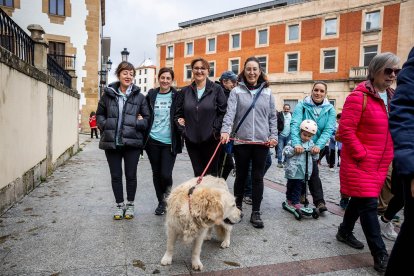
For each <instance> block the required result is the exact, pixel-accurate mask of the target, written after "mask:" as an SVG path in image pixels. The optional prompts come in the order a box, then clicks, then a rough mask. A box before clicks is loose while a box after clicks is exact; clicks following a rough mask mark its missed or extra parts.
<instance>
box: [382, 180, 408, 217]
mask: <svg viewBox="0 0 414 276" xmlns="http://www.w3.org/2000/svg"><path fill="white" fill-rule="evenodd" d="M392 176H393V177H398V178H400V176H398V175H395V174H394V173H393V174H392ZM392 182H393V183H392V185H393V186H392V187H391V191H392V193H393V194H394V195H393V197H392V198H391V200H390V201H389V202H388V206H387V209H386V210H385V212H384V217H385V218H386V219H387V220H392V219H393V218H394V216H395V215H396V214H397V213H398V212H399V211H400V210H401V209H402V207H404V185H403V183H401V182H397V183H395V182H396V181H395V179H394V180H393V181H392ZM384 185H385V184H384Z"/></svg>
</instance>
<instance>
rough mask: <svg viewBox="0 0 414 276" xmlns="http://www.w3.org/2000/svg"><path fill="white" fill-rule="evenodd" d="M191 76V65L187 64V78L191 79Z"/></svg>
mask: <svg viewBox="0 0 414 276" xmlns="http://www.w3.org/2000/svg"><path fill="white" fill-rule="evenodd" d="M191 77H192V70H191V65H186V66H185V80H191Z"/></svg>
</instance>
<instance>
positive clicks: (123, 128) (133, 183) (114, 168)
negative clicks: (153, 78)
mask: <svg viewBox="0 0 414 276" xmlns="http://www.w3.org/2000/svg"><path fill="white" fill-rule="evenodd" d="M116 75H117V77H118V79H119V81H117V82H114V83H112V84H110V85H109V86H108V87H106V88H105V90H104V94H103V95H102V98H101V100H100V101H99V104H98V109H97V111H96V117H97V124H98V127H99V129H100V130H101V131H102V135H101V140H100V142H99V148H100V149H103V150H105V155H106V159H107V161H108V164H109V170H110V172H111V181H112V190H113V192H114V196H115V200H116V209H115V213H114V219H116V220H119V219H122V218H124V217H125V218H126V219H132V218H133V217H134V200H135V193H136V190H137V165H138V159H139V156H140V154H141V153H142V148H143V146H144V134H145V131H146V129H147V127H148V119H149V111H148V105H147V102H146V101H145V97H144V95H142V94H141V93H140V89H139V87H137V86H135V85H134V84H133V80H134V77H135V68H134V66H133V65H132V64H131V63H129V62H126V61H123V62H121V63H120V64H119V65H118V68H117V69H116ZM122 159H124V166H125V178H126V191H127V200H128V202H127V203H126V205H125V204H124V193H123V188H122Z"/></svg>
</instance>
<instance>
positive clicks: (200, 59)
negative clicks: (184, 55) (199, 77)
mask: <svg viewBox="0 0 414 276" xmlns="http://www.w3.org/2000/svg"><path fill="white" fill-rule="evenodd" d="M199 61H201V63H202V64H203V66H204V67H205V68H206V69H207V70H208V71H210V64H209V63H208V61H207V60H205V59H204V58H202V57H199V58H195V59H193V60H192V61H191V69H194V64H196V62H199Z"/></svg>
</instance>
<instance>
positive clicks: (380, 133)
mask: <svg viewBox="0 0 414 276" xmlns="http://www.w3.org/2000/svg"><path fill="white" fill-rule="evenodd" d="M398 63H399V59H398V57H397V56H395V55H394V54H392V53H381V54H378V55H376V56H375V57H374V58H373V59H372V60H371V62H370V63H369V66H368V77H367V80H366V81H364V82H362V83H360V84H359V85H358V86H357V87H356V88H355V89H354V91H353V92H352V93H351V94H350V95H349V96H348V97H347V98H346V101H345V104H344V107H343V110H342V116H341V122H340V124H339V129H338V131H339V133H340V136H341V141H342V152H341V169H340V173H339V176H340V190H341V193H343V194H346V195H348V196H350V197H351V199H350V200H349V203H348V206H347V208H346V209H345V214H344V217H343V220H342V223H341V224H340V226H339V228H338V232H337V235H336V238H337V240H338V241H340V242H343V243H346V244H347V245H349V246H351V247H353V248H356V249H362V248H363V247H364V244H363V243H362V242H360V241H359V240H357V239H356V238H355V236H354V235H353V233H352V231H353V229H354V227H355V223H356V221H357V220H358V218H360V222H361V226H362V230H363V231H364V235H365V238H366V240H367V243H368V246H369V249H370V251H371V255H372V256H373V259H374V269H375V270H377V271H379V272H384V271H385V269H386V267H387V262H388V253H387V249H386V247H385V244H384V241H383V240H382V237H381V230H380V225H379V222H378V217H377V207H378V196H379V194H380V192H381V188H382V186H383V185H384V181H385V177H386V176H387V171H388V166H389V165H390V163H391V161H392V159H393V155H394V154H393V143H392V138H391V135H390V132H389V128H388V109H389V103H390V101H391V98H392V96H393V93H394V91H393V90H392V89H391V88H390V86H391V85H392V83H393V82H394V81H395V79H396V71H395V70H396V69H397V68H398ZM364 105H365V109H364Z"/></svg>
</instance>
